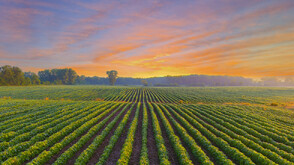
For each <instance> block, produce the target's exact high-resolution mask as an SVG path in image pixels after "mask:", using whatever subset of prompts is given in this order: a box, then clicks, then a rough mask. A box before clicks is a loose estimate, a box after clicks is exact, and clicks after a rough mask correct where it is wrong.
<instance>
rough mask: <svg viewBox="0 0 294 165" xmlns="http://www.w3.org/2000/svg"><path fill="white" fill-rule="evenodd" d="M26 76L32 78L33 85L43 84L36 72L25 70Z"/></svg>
mask: <svg viewBox="0 0 294 165" xmlns="http://www.w3.org/2000/svg"><path fill="white" fill-rule="evenodd" d="M24 76H25V77H26V78H27V77H28V78H30V82H31V84H33V85H40V84H41V81H40V79H39V76H38V75H37V74H36V73H34V72H25V73H24Z"/></svg>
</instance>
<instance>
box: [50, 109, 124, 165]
mask: <svg viewBox="0 0 294 165" xmlns="http://www.w3.org/2000/svg"><path fill="white" fill-rule="evenodd" d="M116 109H117V108H116ZM121 109H122V108H120V110H118V111H117V112H116V113H115V114H114V115H113V116H112V117H111V118H110V119H109V120H108V121H107V122H106V124H105V125H104V126H103V127H102V128H101V129H100V130H99V131H98V133H97V135H99V134H100V132H101V130H103V129H104V128H105V127H106V126H107V125H108V124H109V123H110V122H111V121H112V120H113V119H114V118H115V116H116V115H118V114H119V112H120V111H121ZM113 111H114V110H113ZM113 111H111V112H109V113H108V114H107V115H105V116H104V117H102V118H101V119H99V120H98V121H97V122H96V123H95V124H94V125H96V124H98V123H99V122H101V121H103V120H104V119H105V118H106V117H108V116H109V115H110V114H111V113H112V112H113ZM94 125H93V126H94ZM90 129H91V128H89V130H90ZM89 130H87V131H85V132H84V133H83V134H82V135H81V136H79V137H78V138H76V139H75V140H74V141H72V142H71V143H69V144H68V145H67V146H65V147H64V148H63V149H62V150H61V151H60V152H59V153H58V154H56V155H54V156H53V157H51V159H50V160H49V161H48V162H47V163H46V165H47V164H53V163H54V162H55V161H56V159H57V158H58V157H59V156H60V155H62V154H63V153H64V152H65V151H66V150H68V149H69V148H70V147H71V146H72V145H74V144H75V143H76V142H78V141H79V140H80V138H81V137H83V136H84V135H86V134H87V133H88V131H89ZM95 137H96V136H95V135H94V137H92V138H91V139H90V140H89V141H91V142H92V141H93V140H94V138H95ZM92 139H93V140H92Z"/></svg>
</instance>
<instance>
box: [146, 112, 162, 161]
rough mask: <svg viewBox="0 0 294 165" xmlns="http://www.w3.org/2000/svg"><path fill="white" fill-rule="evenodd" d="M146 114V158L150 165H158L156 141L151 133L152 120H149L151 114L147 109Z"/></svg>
mask: <svg viewBox="0 0 294 165" xmlns="http://www.w3.org/2000/svg"><path fill="white" fill-rule="evenodd" d="M147 114H148V128H147V139H148V141H147V149H148V158H149V162H150V164H159V163H160V162H159V157H158V151H157V147H156V141H155V137H154V133H153V127H152V118H151V112H150V110H149V109H148V108H147Z"/></svg>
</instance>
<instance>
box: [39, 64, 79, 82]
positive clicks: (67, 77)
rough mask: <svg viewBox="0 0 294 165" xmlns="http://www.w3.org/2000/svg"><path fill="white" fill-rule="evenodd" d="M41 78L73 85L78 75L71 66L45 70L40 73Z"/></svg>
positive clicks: (44, 80) (43, 80)
mask: <svg viewBox="0 0 294 165" xmlns="http://www.w3.org/2000/svg"><path fill="white" fill-rule="evenodd" d="M38 75H39V77H40V80H41V81H42V82H43V83H44V82H46V81H48V82H50V83H51V84H66V85H72V84H74V83H75V80H76V78H77V77H78V75H77V73H76V72H75V71H74V70H73V69H71V68H65V69H52V70H48V69H47V70H44V71H40V72H39V73H38Z"/></svg>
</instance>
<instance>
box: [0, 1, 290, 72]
mask: <svg viewBox="0 0 294 165" xmlns="http://www.w3.org/2000/svg"><path fill="white" fill-rule="evenodd" d="M185 2H186V3H183V2H180V1H126V2H120V1H97V2H94V1H93V2H84V1H73V2H71V1H60V2H56V1H47V2H40V1H31V0H30V1H21V0H13V1H3V2H1V3H0V4H1V7H0V8H1V10H0V14H1V15H3V16H1V17H0V24H1V26H0V30H1V31H0V37H1V38H0V44H1V46H0V50H1V51H0V58H1V60H2V59H3V61H5V62H8V63H9V61H10V62H11V64H13V63H14V62H16V61H17V63H18V64H19V65H20V66H23V67H24V68H26V69H29V68H28V65H27V62H28V61H30V64H31V65H32V66H31V68H33V69H32V70H38V69H37V68H40V66H43V67H62V66H65V67H73V68H75V69H76V70H77V71H78V73H79V74H85V75H99V76H104V75H105V71H106V70H108V69H117V70H118V71H119V74H120V76H135V77H148V76H163V75H180V74H221V75H241V76H248V77H260V76H278V75H291V74H293V73H292V72H291V70H294V68H293V66H294V64H293V62H291V61H294V59H293V57H294V56H293V53H294V48H293V47H294V43H293V41H294V29H293V27H294V26H293V22H294V18H293V16H292V15H293V14H294V12H293V11H294V10H293V9H294V2H293V1H291V0H282V1H279V2H277V1H274V0H269V1H260V0H252V1H230V0H229V1H228V0H224V1H215V0H209V1H185ZM12 20H14V21H12ZM15 48H16V49H15ZM23 63H26V64H23ZM42 64H43V65H42Z"/></svg>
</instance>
